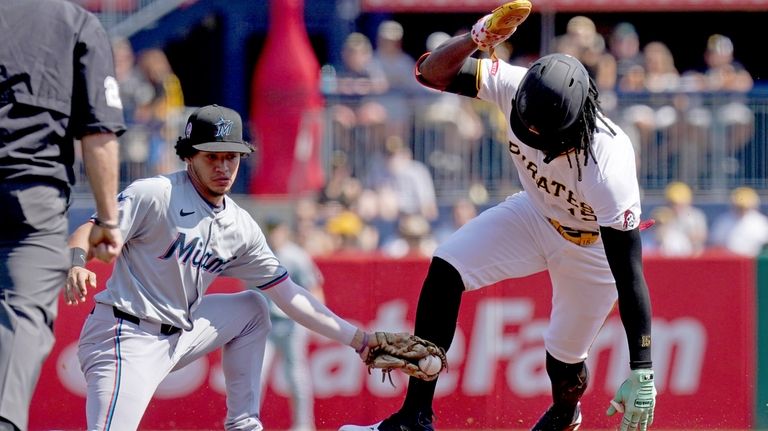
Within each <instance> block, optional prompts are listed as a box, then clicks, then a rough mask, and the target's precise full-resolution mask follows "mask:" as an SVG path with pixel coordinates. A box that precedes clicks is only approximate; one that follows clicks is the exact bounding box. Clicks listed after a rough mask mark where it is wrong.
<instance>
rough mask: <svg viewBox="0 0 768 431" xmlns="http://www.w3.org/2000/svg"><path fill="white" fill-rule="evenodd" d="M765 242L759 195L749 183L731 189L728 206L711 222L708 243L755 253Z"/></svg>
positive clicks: (767, 226)
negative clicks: (728, 207) (728, 208)
mask: <svg viewBox="0 0 768 431" xmlns="http://www.w3.org/2000/svg"><path fill="white" fill-rule="evenodd" d="M766 244H768V217H766V216H765V214H763V213H762V212H760V196H759V195H758V194H757V192H756V191H755V190H754V189H752V188H750V187H737V188H735V189H733V191H732V192H731V209H730V210H729V211H728V212H726V213H725V214H722V215H721V216H720V217H718V218H717V219H716V220H715V222H714V224H713V226H712V245H713V246H715V247H722V248H723V249H725V250H728V251H730V252H732V253H736V254H739V255H742V256H752V257H754V256H757V255H758V254H760V252H761V251H762V250H763V249H764V247H765V246H766Z"/></svg>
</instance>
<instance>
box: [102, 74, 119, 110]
mask: <svg viewBox="0 0 768 431" xmlns="http://www.w3.org/2000/svg"><path fill="white" fill-rule="evenodd" d="M104 98H105V99H106V102H107V106H109V107H110V108H117V109H123V101H122V100H121V99H120V86H119V85H118V84H117V79H115V78H114V77H112V76H107V77H106V78H104Z"/></svg>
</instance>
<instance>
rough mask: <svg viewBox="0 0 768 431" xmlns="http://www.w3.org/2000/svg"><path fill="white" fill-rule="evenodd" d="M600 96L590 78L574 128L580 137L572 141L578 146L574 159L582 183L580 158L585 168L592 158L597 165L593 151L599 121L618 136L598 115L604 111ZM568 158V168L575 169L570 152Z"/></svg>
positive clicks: (567, 153)
mask: <svg viewBox="0 0 768 431" xmlns="http://www.w3.org/2000/svg"><path fill="white" fill-rule="evenodd" d="M599 96H600V93H599V91H598V90H597V85H596V84H595V81H594V80H593V79H592V78H591V77H590V78H589V91H588V92H587V100H585V101H584V108H583V109H582V110H581V118H579V119H578V121H577V122H576V125H575V127H573V128H572V129H573V131H574V134H578V135H579V136H577V137H576V136H575V137H574V138H575V139H573V140H572V141H571V142H574V141H575V142H576V145H575V146H574V147H573V149H574V150H575V152H576V155H575V156H574V158H575V159H576V170H577V172H578V180H579V181H581V164H579V156H580V155H581V156H582V158H583V160H584V166H587V164H588V163H589V159H590V158H591V159H592V161H593V162H595V163H597V159H596V158H595V153H594V152H593V151H592V142H593V141H594V140H595V132H596V131H597V120H598V119H600V122H602V123H603V124H604V125H605V126H606V127H607V128H608V130H610V131H611V133H612V134H614V135H615V134H616V132H615V131H614V130H613V128H611V126H610V125H609V124H608V123H607V122H606V121H605V119H604V118H603V116H602V115H598V114H602V110H601V109H600V100H599ZM566 157H567V158H568V166H570V167H573V165H572V164H571V155H570V152H566Z"/></svg>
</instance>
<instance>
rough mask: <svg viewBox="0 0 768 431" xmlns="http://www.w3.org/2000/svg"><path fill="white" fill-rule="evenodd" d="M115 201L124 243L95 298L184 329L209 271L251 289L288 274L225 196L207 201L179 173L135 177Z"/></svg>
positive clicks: (256, 229) (252, 224) (211, 276)
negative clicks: (215, 202) (221, 200)
mask: <svg viewBox="0 0 768 431" xmlns="http://www.w3.org/2000/svg"><path fill="white" fill-rule="evenodd" d="M118 204H119V207H120V230H121V231H122V233H123V236H124V238H125V246H124V247H123V250H122V253H121V254H120V256H119V257H118V258H117V261H116V263H115V266H114V269H113V272H112V276H111V277H110V279H109V281H108V282H107V288H106V290H105V291H103V292H100V293H99V294H97V295H96V296H95V297H94V299H95V301H96V302H100V303H105V304H109V305H116V306H117V307H118V308H120V309H122V310H124V311H126V312H128V313H130V314H133V315H135V316H138V317H139V318H141V319H146V320H150V321H154V322H159V323H167V324H171V325H173V326H177V327H180V328H183V329H191V326H192V325H191V323H190V313H191V312H193V311H194V310H195V309H196V308H197V307H198V306H199V304H200V301H201V299H202V296H203V294H204V293H205V291H206V289H208V286H210V285H211V283H212V282H213V280H214V279H215V278H216V277H217V276H219V275H224V276H230V277H235V278H239V279H241V280H243V281H244V282H245V283H246V285H247V286H252V287H255V288H258V289H265V288H268V287H270V286H273V285H275V284H277V283H279V282H281V281H283V280H285V279H286V278H287V277H288V273H287V271H286V269H285V268H284V267H283V266H282V265H281V264H280V262H279V261H278V259H277V258H276V257H275V255H274V253H272V250H270V248H269V246H268V245H267V242H266V239H265V238H264V234H263V233H262V231H261V229H260V228H259V226H258V225H257V224H256V222H255V221H254V220H253V218H252V217H251V216H250V215H249V214H248V213H247V212H246V211H245V210H243V209H242V208H240V207H239V206H237V204H235V202H234V201H233V200H232V199H230V198H229V197H225V199H224V203H223V205H222V207H221V208H213V207H211V205H210V204H209V203H208V202H207V201H206V200H205V199H203V198H202V197H201V196H200V194H198V192H197V190H196V189H195V187H194V186H193V185H192V183H191V182H190V180H189V177H188V176H187V173H186V171H179V172H175V173H173V174H170V175H161V176H157V177H153V178H148V179H143V180H138V181H136V182H134V183H133V184H131V185H130V186H128V187H127V188H126V189H125V190H124V191H123V192H122V193H120V195H119V196H118Z"/></svg>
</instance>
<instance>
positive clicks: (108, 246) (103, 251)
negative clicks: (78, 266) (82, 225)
mask: <svg viewBox="0 0 768 431" xmlns="http://www.w3.org/2000/svg"><path fill="white" fill-rule="evenodd" d="M88 244H90V246H91V253H93V257H95V258H96V259H99V260H100V261H102V262H105V263H111V262H112V261H113V260H115V258H116V257H117V255H118V254H120V250H122V248H123V234H122V233H121V232H120V229H119V228H117V227H115V228H111V227H104V226H98V225H93V226H92V227H91V233H90V235H88Z"/></svg>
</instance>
